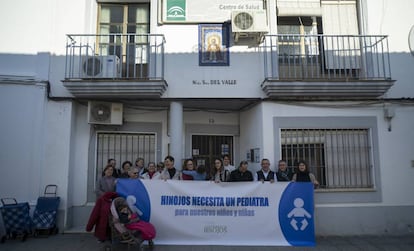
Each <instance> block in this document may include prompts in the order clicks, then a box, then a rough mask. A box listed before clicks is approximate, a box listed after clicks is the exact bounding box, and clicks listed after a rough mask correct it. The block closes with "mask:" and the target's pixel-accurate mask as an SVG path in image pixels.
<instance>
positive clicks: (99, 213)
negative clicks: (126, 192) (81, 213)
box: [86, 192, 118, 241]
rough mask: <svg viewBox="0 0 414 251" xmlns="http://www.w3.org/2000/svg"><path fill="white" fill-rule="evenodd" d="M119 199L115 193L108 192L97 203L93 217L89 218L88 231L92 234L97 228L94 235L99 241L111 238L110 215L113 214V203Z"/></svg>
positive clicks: (92, 213)
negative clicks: (115, 199)
mask: <svg viewBox="0 0 414 251" xmlns="http://www.w3.org/2000/svg"><path fill="white" fill-rule="evenodd" d="M116 197H118V194H117V193H115V192H106V193H104V194H103V195H102V196H101V197H99V198H98V200H97V201H96V203H95V207H94V208H93V210H92V212H91V215H90V216H89V220H88V224H87V225H86V231H88V232H91V231H92V230H93V228H94V227H95V233H94V235H95V236H96V238H98V240H100V241H105V240H107V239H108V237H109V236H110V227H109V215H110V213H111V203H112V200H113V199H114V198H116Z"/></svg>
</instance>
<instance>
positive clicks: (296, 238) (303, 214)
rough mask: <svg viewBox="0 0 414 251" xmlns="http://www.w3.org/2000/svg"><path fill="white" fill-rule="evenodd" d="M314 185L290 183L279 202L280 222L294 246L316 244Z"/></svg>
mask: <svg viewBox="0 0 414 251" xmlns="http://www.w3.org/2000/svg"><path fill="white" fill-rule="evenodd" d="M313 208H314V206H313V185H312V184H311V183H296V182H295V183H290V184H289V185H288V187H287V188H286V190H285V191H284V192H283V194H282V197H281V199H280V203H279V224H280V228H281V229H282V232H283V235H284V236H285V238H286V240H287V241H288V242H289V243H290V244H291V245H292V246H315V229H314V220H313V219H314V217H313V211H314V210H313Z"/></svg>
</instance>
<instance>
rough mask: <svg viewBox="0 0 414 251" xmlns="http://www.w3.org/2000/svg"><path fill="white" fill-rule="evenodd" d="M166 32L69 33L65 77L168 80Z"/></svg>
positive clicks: (68, 78)
mask: <svg viewBox="0 0 414 251" xmlns="http://www.w3.org/2000/svg"><path fill="white" fill-rule="evenodd" d="M164 44H165V39H164V36H163V35H155V34H107V35H67V42H66V66H65V79H67V80H71V79H89V80H94V79H119V80H128V79H130V80H140V79H142V80H162V79H164Z"/></svg>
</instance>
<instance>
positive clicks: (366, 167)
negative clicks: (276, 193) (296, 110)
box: [281, 129, 374, 189]
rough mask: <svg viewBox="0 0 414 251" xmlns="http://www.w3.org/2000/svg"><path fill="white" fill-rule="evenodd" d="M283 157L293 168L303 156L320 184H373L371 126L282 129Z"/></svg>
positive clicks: (340, 186)
mask: <svg viewBox="0 0 414 251" xmlns="http://www.w3.org/2000/svg"><path fill="white" fill-rule="evenodd" d="M281 149H282V159H283V160H286V162H287V165H288V167H289V168H291V169H292V170H293V171H294V170H295V168H296V166H297V163H298V161H299V160H305V162H306V163H308V168H309V170H310V172H312V173H313V174H314V175H315V176H316V178H317V179H318V181H319V183H320V188H326V189H350V188H373V187H374V185H373V176H372V160H371V155H372V146H371V140H370V134H369V130H368V129H281Z"/></svg>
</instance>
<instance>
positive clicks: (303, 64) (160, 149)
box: [0, 0, 414, 235]
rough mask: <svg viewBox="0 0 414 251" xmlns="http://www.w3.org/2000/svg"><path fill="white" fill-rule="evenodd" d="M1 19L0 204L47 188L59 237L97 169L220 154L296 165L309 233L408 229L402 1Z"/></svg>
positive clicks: (48, 2)
mask: <svg viewBox="0 0 414 251" xmlns="http://www.w3.org/2000/svg"><path fill="white" fill-rule="evenodd" d="M0 6H1V8H0V20H1V22H2V23H3V24H4V25H2V26H0V34H2V39H1V40H0V104H1V106H0V112H1V114H2V122H1V123H0V128H1V130H0V139H1V140H0V142H1V143H2V150H1V151H0V161H1V163H2V175H1V176H0V197H15V198H16V199H17V200H18V201H29V202H30V204H31V205H33V206H34V205H35V203H36V199H37V197H38V196H40V195H41V194H42V193H43V189H44V187H45V185H47V184H57V185H58V195H59V196H60V197H61V204H60V210H59V226H60V229H62V230H64V231H67V230H70V229H73V228H76V227H80V226H84V225H85V223H86V221H87V219H88V217H89V214H90V211H91V209H92V208H93V205H94V202H95V199H96V198H95V193H94V190H95V183H96V180H97V177H98V175H100V173H101V171H102V168H103V167H104V166H105V164H106V161H107V159H109V158H115V159H116V160H117V167H118V168H119V167H120V166H121V164H122V162H124V161H126V160H129V161H132V162H134V161H135V159H136V158H137V157H143V158H144V159H145V163H148V162H150V161H152V162H159V161H163V159H164V157H165V156H167V155H172V156H173V157H174V158H175V165H176V167H177V168H180V167H181V164H182V162H183V160H184V159H186V158H193V159H195V160H196V162H197V164H204V165H206V166H208V167H209V166H210V163H212V161H213V160H214V158H216V157H222V156H223V155H224V154H229V155H230V157H231V160H232V163H233V164H234V165H235V166H237V165H238V163H239V162H240V161H242V160H248V161H249V169H250V170H251V171H253V172H255V171H257V170H259V169H260V160H261V159H262V158H267V159H269V160H270V162H271V165H272V169H273V170H275V169H276V168H277V162H278V161H279V160H280V159H284V160H286V161H287V163H288V166H289V167H290V168H292V169H293V168H294V167H295V165H296V164H297V162H298V161H299V160H301V159H304V160H305V161H307V162H308V164H309V167H310V169H311V171H312V172H313V173H314V174H315V175H316V177H317V178H318V180H319V182H320V184H321V185H320V187H319V188H318V189H316V190H315V230H316V234H317V235H354V234H407V233H412V231H413V230H414V229H413V226H414V216H413V214H412V213H411V212H412V211H413V209H414V196H412V195H411V191H412V190H414V183H413V182H411V181H412V178H413V177H414V134H413V133H412V130H413V129H414V87H413V83H412V82H413V79H414V57H413V56H412V55H411V53H410V47H409V42H407V41H409V40H410V39H409V33H410V29H411V27H412V26H413V25H414V23H412V22H411V23H410V22H409V20H407V18H406V17H408V16H410V14H411V13H410V12H411V11H412V10H414V2H412V1H407V0H394V1H391V0H384V1H374V0H283V1H282V0H245V1H240V0H238V1H237V0H222V1H219V0H209V1H207V0H123V1H118V0H75V1H63V0H43V1H33V0H25V1H22V0H18V1H13V3H1V4H0ZM411 40H413V41H414V38H411Z"/></svg>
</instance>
